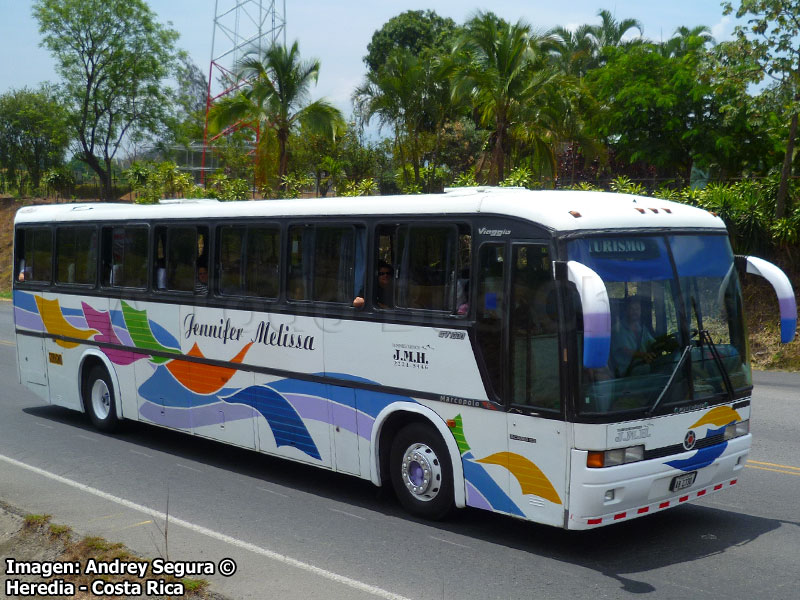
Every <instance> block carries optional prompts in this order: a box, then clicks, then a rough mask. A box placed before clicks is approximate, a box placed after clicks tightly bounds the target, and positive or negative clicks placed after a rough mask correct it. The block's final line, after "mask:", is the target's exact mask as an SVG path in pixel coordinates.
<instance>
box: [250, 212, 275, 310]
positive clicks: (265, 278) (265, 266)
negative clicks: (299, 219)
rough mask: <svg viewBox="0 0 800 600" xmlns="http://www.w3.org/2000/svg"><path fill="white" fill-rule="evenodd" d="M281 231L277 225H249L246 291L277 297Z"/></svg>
mask: <svg viewBox="0 0 800 600" xmlns="http://www.w3.org/2000/svg"><path fill="white" fill-rule="evenodd" d="M280 243H281V231H280V229H278V228H277V227H260V226H258V227H248V228H247V244H246V247H245V258H244V293H245V295H247V296H258V297H260V298H277V297H278V290H279V287H280V286H279V272H280V264H281V258H280Z"/></svg>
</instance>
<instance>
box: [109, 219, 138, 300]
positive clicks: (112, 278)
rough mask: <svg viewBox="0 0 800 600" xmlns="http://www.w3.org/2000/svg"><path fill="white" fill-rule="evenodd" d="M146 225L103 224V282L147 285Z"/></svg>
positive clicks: (134, 285) (130, 285)
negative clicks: (108, 225)
mask: <svg viewBox="0 0 800 600" xmlns="http://www.w3.org/2000/svg"><path fill="white" fill-rule="evenodd" d="M147 238H148V235H147V227H103V231H102V246H101V248H102V250H101V261H100V264H101V268H102V284H103V285H104V286H111V287H130V288H140V289H142V288H145V287H147V246H148V243H147Z"/></svg>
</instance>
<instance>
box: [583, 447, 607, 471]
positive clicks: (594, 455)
mask: <svg viewBox="0 0 800 600" xmlns="http://www.w3.org/2000/svg"><path fill="white" fill-rule="evenodd" d="M603 455H604V453H603V452H598V451H591V452H589V454H587V455H586V466H587V467H589V468H590V469H600V468H602V467H603V466H605V465H604V464H603Z"/></svg>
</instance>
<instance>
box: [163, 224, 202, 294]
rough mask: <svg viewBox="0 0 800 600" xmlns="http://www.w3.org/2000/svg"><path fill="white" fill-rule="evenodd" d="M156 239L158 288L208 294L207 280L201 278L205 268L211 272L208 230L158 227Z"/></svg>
mask: <svg viewBox="0 0 800 600" xmlns="http://www.w3.org/2000/svg"><path fill="white" fill-rule="evenodd" d="M156 239H157V242H156V248H157V251H156V261H155V279H156V282H155V283H156V288H157V289H168V290H172V291H179V292H194V293H197V294H205V293H206V292H207V290H208V279H207V276H206V277H205V281H203V280H202V279H201V277H203V273H202V268H203V267H204V268H205V270H206V273H208V228H207V227H159V228H158V229H157V230H156ZM162 252H163V258H162ZM162 264H163V266H162ZM162 269H163V271H162Z"/></svg>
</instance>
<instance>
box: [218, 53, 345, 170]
mask: <svg viewBox="0 0 800 600" xmlns="http://www.w3.org/2000/svg"><path fill="white" fill-rule="evenodd" d="M319 69H320V63H319V61H318V60H316V59H312V60H308V61H301V60H300V51H299V50H298V47H297V42H294V43H293V44H292V47H291V48H289V49H287V48H286V47H285V46H281V45H277V44H276V45H273V46H271V47H270V48H269V49H268V50H267V51H266V52H264V54H263V55H259V54H258V53H257V52H253V53H250V54H247V55H245V56H244V58H242V60H241V61H240V62H239V63H238V64H237V68H236V76H237V78H238V79H239V80H240V81H241V80H244V81H247V83H246V85H245V86H244V87H243V89H242V90H241V91H240V92H239V93H238V94H236V95H235V96H232V97H228V98H224V99H223V100H221V101H220V102H218V103H217V104H216V105H214V107H213V108H212V110H211V112H210V114H209V128H210V129H211V130H212V131H213V132H219V131H221V130H222V129H224V128H225V127H228V126H231V125H234V124H237V123H247V124H250V125H254V126H257V127H258V128H259V129H260V128H262V127H263V128H266V129H272V130H273V131H274V133H275V136H276V137H277V140H278V148H279V150H278V155H279V159H278V160H279V166H278V178H279V180H281V181H282V180H283V178H284V176H285V175H286V174H287V173H288V163H289V134H290V133H291V132H292V130H293V129H296V128H297V127H298V126H299V125H300V124H301V123H302V124H303V125H305V126H307V127H308V128H309V129H310V130H312V131H315V132H317V133H320V134H323V135H326V136H329V137H335V136H336V135H337V133H338V132H340V131H342V130H343V129H344V127H345V120H344V117H343V116H342V113H341V111H339V109H337V108H336V107H334V106H333V105H332V104H330V103H329V102H328V101H327V100H324V99H320V100H315V101H314V102H309V89H310V87H311V85H312V84H316V82H317V78H318V77H319ZM282 185H283V184H282Z"/></svg>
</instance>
